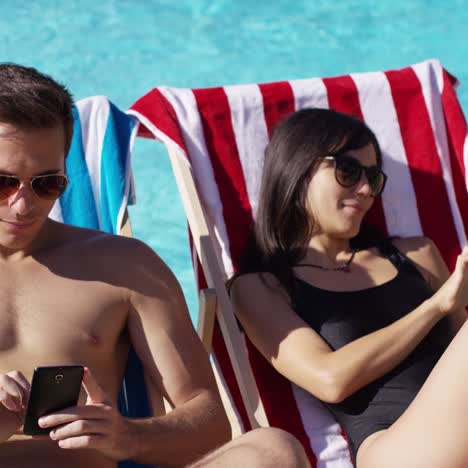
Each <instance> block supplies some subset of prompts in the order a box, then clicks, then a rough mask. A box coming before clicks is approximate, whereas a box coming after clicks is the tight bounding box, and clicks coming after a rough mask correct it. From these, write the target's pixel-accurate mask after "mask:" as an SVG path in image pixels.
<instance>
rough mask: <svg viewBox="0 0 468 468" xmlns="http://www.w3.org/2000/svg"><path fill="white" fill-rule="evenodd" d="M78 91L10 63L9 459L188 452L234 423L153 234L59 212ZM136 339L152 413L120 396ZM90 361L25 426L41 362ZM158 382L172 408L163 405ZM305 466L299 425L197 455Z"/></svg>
mask: <svg viewBox="0 0 468 468" xmlns="http://www.w3.org/2000/svg"><path fill="white" fill-rule="evenodd" d="M71 105H72V99H71V96H70V94H69V93H68V91H67V90H66V89H65V88H64V87H63V86H61V85H59V84H57V83H56V82H55V81H53V80H52V79H51V78H49V77H47V76H45V75H42V74H41V73H39V72H37V71H36V70H34V69H30V68H25V67H21V66H17V65H11V64H3V65H1V64H0V466H1V467H3V468H10V467H25V466H31V467H32V466H34V467H35V468H46V467H47V468H59V467H63V466H66V467H67V468H78V467H80V468H81V467H83V466H86V467H87V468H115V467H116V466H117V461H120V460H126V459H132V460H135V461H138V462H140V463H146V464H151V465H154V464H157V465H161V466H163V465H167V466H180V465H185V464H187V463H190V462H193V460H195V459H197V458H199V457H200V456H202V455H203V454H205V453H207V452H208V451H210V450H212V449H214V448H215V447H218V446H220V445H221V444H223V443H225V442H227V441H228V440H229V438H230V427H229V423H228V420H227V417H226V414H225V412H224V409H223V406H222V403H221V401H220V397H219V394H218V391H217V388H216V384H215V382H214V378H213V375H212V372H211V368H210V364H209V360H208V357H207V355H206V353H205V351H204V349H203V347H202V345H201V343H200V341H199V340H198V337H197V335H196V333H195V331H194V329H193V327H192V325H191V323H190V319H189V318H188V317H189V315H188V313H187V310H186V305H185V301H184V298H183V295H182V292H181V290H180V287H179V285H178V283H177V281H176V279H175V278H174V276H173V275H172V273H171V271H170V270H169V269H168V267H167V266H166V265H165V264H164V262H163V261H162V260H161V259H160V258H159V257H158V256H157V255H156V254H155V253H154V252H153V251H152V250H151V249H150V248H148V247H147V246H146V245H145V244H143V243H142V242H140V241H138V240H136V239H130V238H125V237H120V236H110V235H107V234H104V233H102V232H98V231H93V230H87V229H81V228H76V227H72V226H68V225H65V224H61V223H57V222H54V221H52V220H50V219H49V218H48V214H49V212H50V210H51V208H52V206H53V204H54V202H55V200H56V198H57V197H58V196H59V195H60V193H61V192H62V191H63V189H64V187H65V185H66V179H65V177H64V175H65V155H66V154H67V152H68V148H69V146H70V141H71V136H72V128H73V118H72V114H71ZM130 343H132V344H133V346H134V347H135V349H136V352H137V354H138V356H139V358H140V360H141V362H142V365H143V369H144V372H145V378H146V381H147V386H148V391H149V397H150V401H151V402H152V406H153V410H154V412H155V416H154V417H149V418H145V419H130V418H125V417H123V416H122V415H120V413H119V411H118V410H117V407H116V401H117V397H118V391H119V387H120V383H121V380H122V376H123V372H124V368H125V363H126V356H127V352H128V349H129V345H130ZM65 364H82V365H84V366H86V370H85V376H84V384H83V388H82V392H81V393H82V394H81V397H80V402H79V404H78V405H77V406H76V407H74V408H70V409H67V410H64V411H62V412H58V413H56V414H53V415H48V416H46V417H43V418H41V420H40V424H41V425H42V426H43V427H54V429H53V430H52V432H51V433H50V437H48V436H42V437H35V438H31V437H28V436H25V435H23V433H22V427H21V426H22V422H23V417H24V411H25V406H26V404H27V400H28V396H29V382H30V379H31V375H32V370H33V368H34V367H37V366H47V365H65ZM161 395H164V397H165V398H166V399H167V400H168V401H169V402H170V403H171V405H172V406H173V407H174V410H173V411H171V412H170V413H168V414H167V415H162V414H161V412H160V411H159V410H158V408H159V407H160V406H158V405H157V402H158V401H160V399H161ZM241 463H243V464H244V465H245V466H249V467H256V466H258V467H260V466H284V467H289V466H291V467H293V466H304V467H305V466H307V462H306V461H305V459H304V454H303V452H302V449H301V448H299V447H298V446H297V443H296V442H295V440H294V439H292V437H291V436H289V435H286V434H285V433H283V432H280V431H277V430H258V431H253V432H252V433H250V434H247V435H245V436H243V437H241V438H240V439H237V440H236V441H234V442H230V443H228V444H227V445H225V446H224V447H222V448H221V449H219V450H218V451H215V452H213V453H212V454H211V455H209V456H208V458H207V459H206V460H205V461H203V460H202V461H200V462H198V463H197V466H205V467H208V466H209V467H214V466H239V465H240V464H241Z"/></svg>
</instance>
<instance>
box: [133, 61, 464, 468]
mask: <svg viewBox="0 0 468 468" xmlns="http://www.w3.org/2000/svg"><path fill="white" fill-rule="evenodd" d="M454 85H455V79H454V78H453V77H452V76H450V75H449V74H448V73H447V72H446V71H445V70H444V69H443V68H442V66H441V65H440V63H439V62H438V61H435V60H431V61H426V62H422V63H419V64H416V65H413V66H410V67H406V68H403V69H400V70H392V71H386V72H372V73H359V74H350V75H345V76H340V77H335V78H324V79H320V78H311V79H304V80H291V81H284V82H276V83H268V84H259V85H257V84H255V85H243V86H224V87H217V88H209V89H180V88H170V87H159V88H155V89H153V90H152V91H150V92H149V93H148V94H146V95H145V96H143V97H142V98H140V99H139V100H138V101H137V102H136V103H135V104H134V105H133V106H132V110H131V111H130V112H131V113H133V114H134V115H136V116H137V117H138V118H139V119H140V121H141V123H142V124H143V125H142V126H141V127H140V134H141V135H143V136H150V137H155V138H157V139H159V140H160V141H162V142H164V143H165V144H166V145H167V146H168V147H171V146H174V145H175V146H176V147H177V148H178V150H179V152H181V153H182V154H183V155H184V156H185V157H186V158H187V162H188V163H189V164H191V168H192V171H193V174H194V178H195V182H196V185H197V188H198V191H199V193H200V197H201V199H202V203H203V205H204V209H205V212H206V214H207V216H208V218H209V219H208V223H209V224H210V225H211V226H212V227H213V232H214V233H215V236H216V246H217V248H218V249H219V252H220V254H221V258H222V261H223V266H224V270H225V273H226V276H227V277H229V276H231V274H232V273H233V272H234V271H235V270H236V266H237V265H238V262H239V259H240V256H241V254H242V252H243V250H244V248H245V245H246V241H247V235H248V227H249V225H250V223H251V222H252V219H254V217H255V211H256V208H257V203H258V194H259V188H260V187H259V185H260V180H261V177H260V174H261V171H262V167H263V156H264V148H265V145H266V144H267V142H268V139H269V135H271V132H272V129H273V128H274V126H275V125H276V124H277V123H278V121H279V120H280V119H281V118H283V117H284V116H285V115H287V114H288V113H290V112H293V111H294V110H298V109H302V108H305V107H322V108H333V109H336V110H339V111H342V112H346V113H349V114H353V115H355V116H357V117H359V118H361V119H363V120H364V121H365V122H366V123H367V124H368V125H369V127H370V128H371V129H372V130H373V131H374V132H375V134H376V136H377V139H378V141H379V143H380V145H381V148H382V154H383V160H384V171H385V172H386V173H387V175H388V182H387V186H386V188H385V191H384V193H383V195H382V197H381V199H380V200H378V202H377V203H375V204H374V206H373V208H372V211H371V212H370V213H369V214H368V216H369V218H370V219H369V221H371V222H373V223H375V224H376V225H378V226H379V227H380V228H381V229H383V230H385V231H386V232H387V233H388V234H389V235H399V236H413V235H426V236H428V237H430V238H431V239H433V240H434V241H435V242H436V244H437V245H438V247H439V249H440V250H441V252H442V254H443V256H444V258H445V260H446V262H447V264H448V265H449V267H450V268H453V266H454V262H455V259H456V256H457V255H458V253H459V252H460V249H461V246H463V245H465V244H466V233H467V232H468V195H467V186H468V178H467V173H466V167H467V166H468V136H467V125H466V121H465V118H464V116H463V113H462V110H461V108H460V105H459V103H458V100H457V97H456V94H455V90H454ZM247 347H248V350H249V358H250V362H251V365H252V368H253V371H254V374H255V377H256V381H257V385H258V387H259V391H260V394H261V397H262V403H263V407H264V409H265V413H266V415H267V418H268V421H269V423H270V424H271V425H272V426H277V427H282V428H284V429H286V430H289V431H290V432H292V433H294V434H295V435H296V436H297V437H298V438H299V439H300V440H301V441H302V443H303V444H304V446H305V447H306V450H307V452H308V454H309V457H310V459H311V461H312V463H313V464H316V465H317V466H319V467H325V466H326V467H329V468H338V467H345V466H351V465H350V461H349V455H348V453H347V450H346V449H343V447H344V444H343V437H342V436H341V433H340V430H339V428H337V427H336V424H334V423H333V421H330V419H329V416H328V414H326V413H324V412H323V409H322V407H321V406H320V404H318V403H317V402H316V401H315V400H313V399H312V398H311V397H310V395H307V394H305V392H303V391H302V390H301V389H298V388H296V387H294V386H292V385H291V384H290V383H289V382H287V381H286V380H285V379H283V378H282V377H281V376H279V375H278V374H277V373H276V372H275V371H274V370H273V369H272V367H271V366H270V365H268V363H267V362H266V361H265V360H264V359H263V358H262V357H261V356H260V355H259V354H258V353H257V352H256V351H255V350H254V349H253V347H252V346H251V345H250V344H249V343H248V342H247ZM214 349H215V353H216V357H217V360H218V362H219V363H220V365H221V368H222V371H223V377H224V379H225V381H226V382H227V384H228V386H229V388H230V390H231V394H232V396H233V399H234V401H235V404H236V406H237V409H238V411H239V417H240V420H241V421H242V422H243V424H244V426H245V427H248V422H247V418H246V416H245V411H244V410H243V408H242V405H241V403H240V402H241V399H240V396H239V393H238V389H237V385H236V383H235V379H234V378H233V375H232V369H230V365H229V360H228V359H227V354H226V351H225V349H224V346H223V342H222V338H221V336H220V333H219V331H217V332H216V334H215V339H214ZM322 423H323V424H322Z"/></svg>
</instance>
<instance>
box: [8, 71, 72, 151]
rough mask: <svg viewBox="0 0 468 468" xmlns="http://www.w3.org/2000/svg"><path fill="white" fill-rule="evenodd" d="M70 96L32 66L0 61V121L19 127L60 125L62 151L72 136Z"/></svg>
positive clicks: (32, 127) (66, 148) (60, 86)
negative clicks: (61, 129) (62, 139)
mask: <svg viewBox="0 0 468 468" xmlns="http://www.w3.org/2000/svg"><path fill="white" fill-rule="evenodd" d="M72 106H73V98H72V96H71V94H70V93H69V91H68V90H67V88H65V86H63V85H61V84H59V83H57V82H56V81H54V80H53V79H52V78H51V77H50V76H47V75H44V74H43V73H40V72H39V71H37V70H36V69H35V68H30V67H24V66H21V65H16V64H14V63H0V122H2V123H8V124H11V125H13V126H16V127H19V128H23V129H42V128H54V127H57V126H59V125H61V126H63V129H64V132H65V154H67V153H68V150H69V149H70V143H71V139H72V135H73V114H72Z"/></svg>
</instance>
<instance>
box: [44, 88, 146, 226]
mask: <svg viewBox="0 0 468 468" xmlns="http://www.w3.org/2000/svg"><path fill="white" fill-rule="evenodd" d="M73 112H74V116H75V125H74V134H73V140H72V144H71V148H70V151H69V153H68V156H67V160H66V167H67V175H68V177H69V179H70V184H69V186H68V188H67V190H66V191H65V193H64V194H63V195H62V196H61V197H60V199H59V200H58V201H57V202H56V203H55V205H54V207H53V209H52V211H51V214H50V217H51V218H52V219H55V220H56V221H62V222H65V223H67V224H73V225H75V226H81V227H88V228H93V229H101V230H103V231H106V232H109V233H113V234H117V233H118V232H119V231H120V228H121V226H122V221H123V216H124V212H125V209H126V207H127V204H129V202H130V203H132V202H134V200H133V199H132V198H133V190H131V186H132V175H131V168H130V156H131V150H132V146H133V142H134V140H135V137H136V132H137V129H138V123H137V121H136V119H135V118H133V117H132V116H130V115H128V114H126V113H124V112H122V111H121V110H119V109H118V108H117V107H116V106H115V105H114V104H112V103H111V102H110V101H109V100H108V99H107V98H106V97H104V96H95V97H89V98H86V99H82V100H80V101H78V102H77V103H76V107H75V108H74V109H73Z"/></svg>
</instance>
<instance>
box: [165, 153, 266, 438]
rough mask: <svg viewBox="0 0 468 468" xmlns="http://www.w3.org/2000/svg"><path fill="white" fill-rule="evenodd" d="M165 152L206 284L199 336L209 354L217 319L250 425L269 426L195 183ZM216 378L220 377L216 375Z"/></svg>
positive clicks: (178, 161)
mask: <svg viewBox="0 0 468 468" xmlns="http://www.w3.org/2000/svg"><path fill="white" fill-rule="evenodd" d="M168 152H169V158H170V161H171V165H172V170H173V172H174V176H175V179H176V183H177V186H178V189H179V192H180V195H181V199H182V203H183V205H184V209H185V213H186V216H187V220H188V223H189V227H190V232H191V234H192V238H193V243H194V246H195V250H196V252H197V254H198V257H199V259H200V263H201V266H202V269H203V273H204V275H205V278H206V281H207V284H208V288H207V289H202V290H201V291H200V298H199V299H200V300H199V312H198V322H197V332H198V335H199V337H200V339H201V341H202V342H203V345H204V346H205V349H206V351H207V352H208V353H209V354H210V353H211V347H212V339H213V329H214V323H215V318H217V319H218V323H219V326H220V329H221V333H222V335H223V338H224V340H225V344H226V348H227V352H228V354H229V358H230V360H231V364H232V366H233V370H234V374H235V376H236V380H237V384H238V386H239V390H240V392H241V396H242V400H243V403H244V405H245V409H246V412H247V417H248V419H249V422H250V425H251V426H252V429H255V428H258V427H268V426H269V424H268V420H267V417H266V414H265V412H264V411H263V408H262V407H261V406H259V405H258V402H259V400H260V395H259V392H258V388H257V384H256V383H255V378H254V376H253V373H252V369H251V367H250V364H249V361H248V355H247V351H246V349H245V346H244V343H243V338H242V335H241V332H240V330H239V327H238V325H237V321H236V317H235V314H234V310H233V306H232V303H231V300H230V298H229V295H228V292H227V289H226V286H225V282H226V280H227V278H226V275H225V273H224V271H223V269H222V268H221V266H220V265H221V262H220V260H219V258H218V254H217V252H216V249H215V247H214V245H213V243H212V240H211V239H212V237H211V236H212V233H211V232H210V229H209V227H208V226H209V225H208V223H207V221H206V219H207V218H206V216H205V213H204V210H203V206H202V203H201V201H200V198H199V195H198V192H197V189H196V186H195V181H194V179H193V176H192V172H191V170H190V167H189V165H188V164H187V162H186V161H185V158H184V156H182V155H181V154H180V153H179V150H178V148H177V147H175V146H173V147H171V148H169V150H168ZM216 377H217V379H218V378H219V377H218V376H216ZM218 387H219V389H220V391H221V394H222V397H223V400H224V402H225V405H226V404H227V399H226V398H227V397H226V395H225V393H224V387H223V385H221V384H220V382H219V381H218ZM228 413H229V412H228ZM233 426H234V427H233V436H236V435H239V434H240V432H239V430H237V431H236V426H237V425H235V424H234V425H233Z"/></svg>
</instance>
